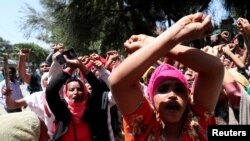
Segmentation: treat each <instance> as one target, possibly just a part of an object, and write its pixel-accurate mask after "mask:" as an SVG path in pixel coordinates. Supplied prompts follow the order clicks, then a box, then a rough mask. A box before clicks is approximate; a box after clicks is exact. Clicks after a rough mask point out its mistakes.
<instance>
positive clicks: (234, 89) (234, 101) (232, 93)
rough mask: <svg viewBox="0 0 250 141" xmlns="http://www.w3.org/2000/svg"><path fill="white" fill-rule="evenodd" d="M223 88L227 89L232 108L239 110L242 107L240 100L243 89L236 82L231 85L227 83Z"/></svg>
mask: <svg viewBox="0 0 250 141" xmlns="http://www.w3.org/2000/svg"><path fill="white" fill-rule="evenodd" d="M223 88H224V89H225V91H226V93H227V95H228V97H229V99H230V103H231V105H232V107H233V108H234V109H239V107H240V98H241V95H242V93H241V89H240V87H239V85H238V84H237V82H236V81H233V82H231V83H227V84H224V85H223Z"/></svg>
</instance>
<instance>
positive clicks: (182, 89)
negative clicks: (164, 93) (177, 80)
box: [175, 84, 187, 94]
mask: <svg viewBox="0 0 250 141" xmlns="http://www.w3.org/2000/svg"><path fill="white" fill-rule="evenodd" d="M186 91H187V90H186V88H185V87H184V86H183V85H182V84H179V85H177V86H176V87H175V92H176V93H180V94H184V93H186Z"/></svg>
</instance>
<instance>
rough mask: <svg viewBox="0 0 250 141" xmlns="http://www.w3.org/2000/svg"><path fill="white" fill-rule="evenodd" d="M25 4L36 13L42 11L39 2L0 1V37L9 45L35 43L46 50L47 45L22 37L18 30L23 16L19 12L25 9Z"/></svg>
mask: <svg viewBox="0 0 250 141" xmlns="http://www.w3.org/2000/svg"><path fill="white" fill-rule="evenodd" d="M25 4H28V5H30V6H31V7H33V8H35V9H36V10H37V11H42V10H43V9H42V6H41V5H40V3H39V0H0V19H1V22H0V37H2V38H3V39H4V40H6V41H9V42H10V44H16V43H35V44H38V45H39V46H41V47H43V48H45V49H48V48H49V45H48V44H46V43H44V42H42V41H39V40H37V39H36V38H35V37H29V38H27V37H24V31H21V30H20V27H19V26H20V24H21V22H20V21H22V20H21V19H22V18H23V17H24V16H25V15H24V13H22V12H20V11H22V9H23V8H24V7H25ZM33 36H34V35H33Z"/></svg>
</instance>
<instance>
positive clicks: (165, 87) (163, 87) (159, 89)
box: [157, 84, 169, 93]
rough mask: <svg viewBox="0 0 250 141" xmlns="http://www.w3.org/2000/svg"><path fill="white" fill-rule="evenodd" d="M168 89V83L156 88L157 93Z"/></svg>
mask: <svg viewBox="0 0 250 141" xmlns="http://www.w3.org/2000/svg"><path fill="white" fill-rule="evenodd" d="M168 91H169V85H166V84H165V85H161V86H160V87H159V88H158V89H157V92H158V93H166V92H168Z"/></svg>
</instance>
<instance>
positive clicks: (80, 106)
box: [63, 83, 88, 123]
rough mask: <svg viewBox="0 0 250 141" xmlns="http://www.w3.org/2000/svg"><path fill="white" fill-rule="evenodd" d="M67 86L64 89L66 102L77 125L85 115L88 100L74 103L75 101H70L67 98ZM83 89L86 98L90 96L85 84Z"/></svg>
mask: <svg viewBox="0 0 250 141" xmlns="http://www.w3.org/2000/svg"><path fill="white" fill-rule="evenodd" d="M66 85H67V84H66ZM66 85H64V86H63V87H64V88H63V97H64V99H65V100H66V102H67V103H68V108H69V110H70V112H71V114H72V115H73V120H74V121H75V123H80V122H81V118H82V116H83V113H84V111H85V109H86V101H87V99H88V98H85V99H84V100H83V101H82V102H79V103H74V102H73V101H71V100H69V99H68V97H67V90H66ZM83 89H84V90H83V91H84V97H86V96H87V95H88V91H87V88H86V86H85V84H84V83H83Z"/></svg>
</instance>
